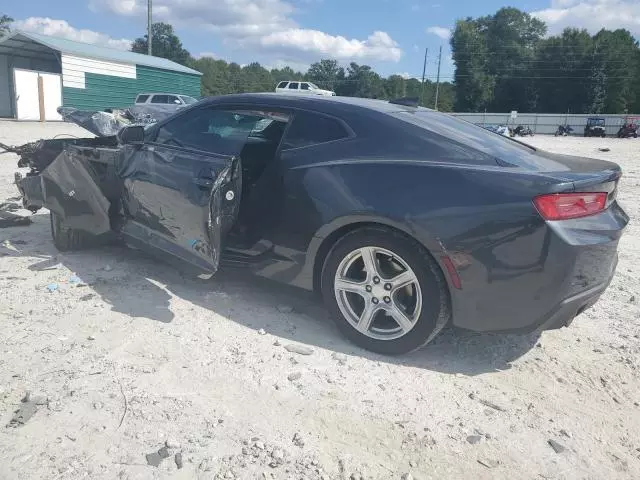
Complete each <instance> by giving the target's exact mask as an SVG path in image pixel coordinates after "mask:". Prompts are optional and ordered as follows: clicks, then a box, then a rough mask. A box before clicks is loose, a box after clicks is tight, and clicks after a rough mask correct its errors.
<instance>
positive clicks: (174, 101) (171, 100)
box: [167, 95, 182, 105]
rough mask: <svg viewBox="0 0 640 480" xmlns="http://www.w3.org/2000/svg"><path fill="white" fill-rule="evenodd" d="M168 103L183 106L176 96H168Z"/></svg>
mask: <svg viewBox="0 0 640 480" xmlns="http://www.w3.org/2000/svg"><path fill="white" fill-rule="evenodd" d="M167 103H171V104H174V105H177V104H181V103H182V102H181V101H180V99H179V98H178V97H176V96H175V95H167Z"/></svg>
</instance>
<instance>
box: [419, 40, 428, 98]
mask: <svg viewBox="0 0 640 480" xmlns="http://www.w3.org/2000/svg"><path fill="white" fill-rule="evenodd" d="M427 53H429V49H428V48H425V49H424V64H423V65H422V86H421V87H420V102H419V103H418V104H421V103H422V94H423V93H424V76H425V74H426V73H427Z"/></svg>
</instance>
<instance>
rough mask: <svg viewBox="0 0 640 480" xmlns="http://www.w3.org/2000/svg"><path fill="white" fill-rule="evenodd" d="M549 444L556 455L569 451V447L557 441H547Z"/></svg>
mask: <svg viewBox="0 0 640 480" xmlns="http://www.w3.org/2000/svg"><path fill="white" fill-rule="evenodd" d="M547 443H548V444H549V446H550V447H551V448H553V451H554V452H556V453H562V452H564V451H565V450H566V449H567V447H565V446H564V445H562V444H561V443H559V442H557V441H555V440H553V439H549V440H547Z"/></svg>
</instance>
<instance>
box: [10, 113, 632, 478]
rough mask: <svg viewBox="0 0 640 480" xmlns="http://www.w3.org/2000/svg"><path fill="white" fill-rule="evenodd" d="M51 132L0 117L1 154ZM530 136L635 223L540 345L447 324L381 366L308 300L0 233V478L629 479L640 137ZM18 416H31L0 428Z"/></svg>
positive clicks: (39, 228) (53, 128) (24, 232)
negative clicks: (614, 176)
mask: <svg viewBox="0 0 640 480" xmlns="http://www.w3.org/2000/svg"><path fill="white" fill-rule="evenodd" d="M61 133H70V134H75V135H78V134H80V135H82V131H81V130H80V129H78V128H75V127H73V126H70V125H68V124H51V125H46V126H41V125H38V124H27V123H24V124H20V123H13V122H1V123H0V141H2V142H9V143H12V144H20V143H22V142H25V141H28V140H33V139H36V138H41V137H53V136H55V135H58V134H61ZM530 142H532V143H534V144H535V145H538V146H541V147H544V148H547V149H549V150H553V151H558V152H570V153H576V154H581V155H585V156H593V157H599V158H605V159H613V160H615V161H617V162H619V163H620V164H621V165H622V166H623V168H624V171H625V176H624V178H623V180H622V186H621V189H620V197H619V198H620V201H621V203H622V205H623V206H624V207H625V208H626V210H627V212H628V213H629V215H630V216H631V218H632V224H631V225H630V226H629V228H628V231H627V232H626V234H625V236H624V238H623V239H622V241H621V244H620V263H619V266H618V270H617V274H616V277H615V279H614V280H613V284H612V285H611V287H610V288H609V290H608V291H607V292H606V294H605V295H604V296H603V297H602V299H601V300H600V302H599V303H598V304H597V305H596V306H595V307H594V308H593V309H591V310H589V311H588V312H586V313H585V314H583V315H582V316H580V317H579V318H578V319H577V320H576V321H575V322H574V323H573V325H572V326H571V327H570V328H565V329H562V330H556V331H551V332H545V333H543V334H542V335H527V336H513V335H510V336H493V335H475V334H470V333H460V332H452V331H445V332H444V334H443V335H441V336H440V337H439V338H438V339H437V341H436V342H435V343H434V344H432V345H430V346H429V347H427V348H425V349H423V350H421V351H418V352H416V353H413V354H411V355H407V356H404V357H400V358H386V357H383V356H379V355H375V354H371V353H369V352H366V351H363V350H360V349H358V348H356V347H354V346H352V345H351V344H349V343H347V342H346V341H345V340H344V339H343V338H342V337H341V336H340V334H339V333H338V331H337V329H336V328H335V327H334V325H333V324H332V322H331V321H330V320H329V319H328V318H327V313H326V312H325V311H324V309H323V308H322V306H321V305H320V304H318V303H317V302H316V301H315V300H314V299H313V298H312V297H311V296H310V295H308V294H306V293H303V292H299V291H295V290H290V289H284V288H282V287H279V286H277V285H273V284H271V283H266V282H261V281H257V280H256V279H253V278H251V277H247V276H246V275H242V274H238V273H233V272H225V271H223V272H220V273H219V274H218V275H217V276H216V277H214V280H211V281H208V282H204V281H200V280H195V279H191V278H186V277H183V276H182V275H181V274H180V273H179V272H177V271H176V270H174V269H172V268H171V267H168V266H165V265H163V264H161V263H158V262H157V261H155V260H151V259H148V258H145V257H144V256H142V255H140V254H138V253H136V252H134V251H128V250H124V249H119V248H104V249H100V250H94V251H87V252H82V253H72V254H60V253H58V252H57V251H56V250H55V248H54V247H53V245H52V242H51V239H50V234H49V223H48V215H47V214H46V212H44V211H43V212H39V213H38V214H36V215H35V216H33V224H31V225H30V226H27V227H16V228H6V229H3V230H0V322H1V325H2V329H1V330H0V422H1V423H2V425H1V426H0V459H1V460H0V478H2V479H14V478H16V479H17V478H33V479H36V478H37V479H80V478H90V479H116V478H118V479H147V478H154V479H155V478H184V479H192V478H198V479H210V478H224V479H233V478H238V479H255V478H266V479H271V478H275V479H321V478H322V479H342V478H348V479H358V480H359V479H361V478H366V479H369V478H374V479H400V478H404V479H409V478H413V479H442V478H473V479H484V478H504V479H521V478H522V479H527V478H545V479H551V478H554V479H556V478H557V479H561V478H571V479H573V478H589V479H603V478H607V479H615V478H640V403H639V402H640V370H639V368H640V356H639V352H640V348H639V347H640V324H639V322H638V317H639V312H640V310H639V308H638V303H637V302H638V301H639V300H636V297H637V296H638V294H639V293H640V292H639V291H638V285H639V282H640V276H639V275H640V274H639V269H638V265H639V264H640V241H639V240H638V239H639V238H640V236H639V234H640V231H639V228H640V226H639V222H638V220H639V217H640V210H639V208H640V207H639V206H640V201H639V200H640V167H639V166H638V164H639V163H640V140H638V141H634V140H617V139H605V140H602V139H583V138H559V139H556V138H553V137H534V138H533V139H531V140H530ZM604 146H606V147H609V148H610V149H611V151H610V152H606V153H605V152H601V151H599V150H598V148H599V147H604ZM0 160H1V161H0V202H8V203H9V204H10V205H11V204H14V203H16V202H17V201H18V199H17V198H15V197H16V190H15V188H14V186H13V185H12V181H13V172H14V170H15V156H13V155H2V156H0ZM18 212H19V213H20V212H21V211H18ZM22 213H27V212H22ZM74 276H77V277H79V278H80V279H81V281H82V282H84V283H80V284H78V283H77V282H78V279H76V278H74ZM85 284H88V285H85ZM49 285H52V287H51V288H52V289H53V288H54V286H56V287H57V289H55V290H54V291H52V292H50V291H48V288H47V286H49ZM290 345H296V346H303V347H307V348H308V349H311V350H310V351H311V353H310V354H309V355H302V354H299V353H295V352H290V351H289V350H287V347H289V346H290ZM305 353H309V350H308V351H307V352H305ZM26 392H31V394H30V398H29V399H28V400H29V401H27V402H21V399H23V397H24V396H25V393H26ZM18 409H21V410H20V412H21V413H23V414H25V415H26V416H27V417H28V416H29V414H30V413H33V416H31V418H29V419H28V420H26V421H25V423H24V424H23V425H18V426H7V427H5V425H8V424H10V423H11V419H12V417H13V416H14V412H15V411H16V410H18ZM550 440H551V441H553V442H557V444H554V445H553V446H555V447H556V448H555V449H554V448H553V446H552V445H550V443H549V441H550ZM553 442H551V443H553ZM165 444H168V447H169V448H164V449H163V448H162V447H163V446H165ZM556 450H558V453H557V452H556ZM148 454H149V455H150V456H149V457H147V456H146V455H148ZM176 454H179V455H178V456H177V457H176ZM163 457H166V458H163ZM176 460H177V462H176ZM149 463H152V464H158V466H153V465H149ZM176 463H181V464H182V468H181V469H178V466H177V464H176Z"/></svg>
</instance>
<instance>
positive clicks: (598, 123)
mask: <svg viewBox="0 0 640 480" xmlns="http://www.w3.org/2000/svg"><path fill="white" fill-rule="evenodd" d="M584 136H585V137H602V138H604V137H606V136H607V134H606V133H605V129H604V118H602V117H589V118H588V119H587V125H586V126H585V127H584Z"/></svg>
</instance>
